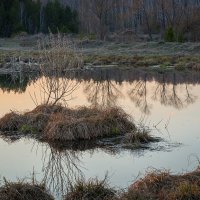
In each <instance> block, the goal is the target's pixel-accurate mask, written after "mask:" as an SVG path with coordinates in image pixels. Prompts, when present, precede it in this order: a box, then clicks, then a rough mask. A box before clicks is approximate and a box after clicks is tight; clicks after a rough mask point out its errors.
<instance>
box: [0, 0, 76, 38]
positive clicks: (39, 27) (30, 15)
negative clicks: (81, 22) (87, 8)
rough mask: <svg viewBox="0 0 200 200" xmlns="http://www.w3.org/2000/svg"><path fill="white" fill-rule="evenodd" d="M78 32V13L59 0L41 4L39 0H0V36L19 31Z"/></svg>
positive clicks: (32, 32) (31, 32) (33, 32)
mask: <svg viewBox="0 0 200 200" xmlns="http://www.w3.org/2000/svg"><path fill="white" fill-rule="evenodd" d="M49 30H51V32H53V33H54V32H57V30H59V31H61V32H65V33H67V32H74V33H77V32H78V15H77V12H76V11H74V10H72V9H71V8H70V7H69V6H63V5H62V4H61V3H60V2H59V0H53V1H49V2H48V3H47V4H45V5H44V4H42V3H41V2H40V0H36V1H33V0H1V1H0V37H10V36H11V35H13V34H15V33H19V32H23V31H25V32H27V33H29V34H35V33H38V32H43V33H47V32H48V31H49Z"/></svg>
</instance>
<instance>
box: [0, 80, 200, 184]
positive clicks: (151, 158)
mask: <svg viewBox="0 0 200 200" xmlns="http://www.w3.org/2000/svg"><path fill="white" fill-rule="evenodd" d="M163 88H164V91H165V92H163ZM199 91H200V85H198V84H196V85H192V84H187V85H186V84H177V85H173V84H164V85H163V84H158V82H156V81H150V82H149V81H146V82H144V81H137V82H136V81H135V82H132V83H130V82H122V84H116V83H115V82H114V81H104V82H102V83H100V82H97V81H96V82H93V81H82V83H81V84H80V85H79V87H78V89H77V90H76V91H74V92H73V94H72V95H71V96H70V98H72V100H71V101H69V102H68V105H69V106H71V107H76V106H83V105H86V106H89V105H113V104H116V105H118V106H121V107H122V108H124V109H125V111H126V112H127V113H129V114H131V115H132V116H133V117H134V119H135V120H136V121H138V120H140V118H141V117H142V116H145V120H146V121H147V124H148V123H149V124H150V126H153V125H156V124H158V126H157V128H159V129H160V131H161V133H159V132H157V131H153V133H154V134H155V135H156V136H160V137H162V138H165V139H166V140H168V141H169V142H171V143H174V142H178V143H182V145H181V146H180V147H178V148H175V147H171V148H170V151H167V150H164V151H162V150H160V151H149V150H145V151H144V152H132V153H131V152H130V151H122V152H120V153H119V154H116V155H111V154H108V153H106V152H103V151H101V150H94V152H93V153H91V152H90V151H86V152H82V153H80V154H79V153H77V155H78V157H79V159H80V161H81V163H80V166H81V167H80V168H81V170H82V171H83V173H84V174H85V176H86V177H87V178H89V177H95V176H99V177H103V176H104V175H105V173H106V172H108V173H109V176H110V178H111V183H112V184H113V185H117V186H122V187H126V186H128V185H130V183H131V181H132V180H134V179H135V178H136V177H137V175H138V174H139V173H140V172H141V173H144V172H145V170H147V169H148V167H152V168H158V169H162V168H166V169H171V171H172V172H182V171H184V170H191V169H194V168H195V167H196V166H197V160H196V159H195V157H192V156H191V155H193V154H194V155H195V156H199V157H200V152H199V151H198V149H199V142H200V138H199V129H200V124H199V119H200V96H199ZM34 92H35V95H36V96H37V97H39V96H41V95H40V91H39V88H38V85H37V84H35V85H30V86H28V87H27V89H26V92H25V93H20V94H18V93H14V92H12V91H10V92H9V93H7V92H2V91H1V90H0V95H1V98H0V116H3V115H4V114H5V113H7V112H9V111H10V110H19V111H24V110H26V109H33V108H34V106H35V105H34V103H33V101H32V100H31V98H30V94H33V93H34ZM188 95H189V96H188ZM38 99H39V98H38ZM38 101H39V100H38ZM142 111H143V112H142ZM144 113H146V115H145V114H144ZM169 119H170V120H169ZM161 120H162V121H161ZM168 120H169V125H168V132H167V131H166V130H165V125H166V124H167V123H168ZM160 121H161V122H160ZM159 122H160V123H159ZM165 145H166V144H165ZM44 151H45V150H44V146H43V145H42V146H40V145H37V143H34V142H33V141H31V140H30V141H28V140H26V141H25V142H24V141H23V140H21V141H18V142H16V143H13V144H7V143H6V142H4V141H2V140H0V161H1V165H0V172H1V176H5V177H6V178H8V179H12V180H13V179H15V178H16V177H24V176H30V174H31V173H32V171H33V169H34V171H35V172H36V174H37V177H38V178H39V177H40V178H43V176H44V170H45V169H44V167H45V166H46V165H47V163H48V161H47V159H46V160H45V161H44V162H42V160H43V156H44ZM49 154H50V150H49V149H48V150H47V153H46V154H45V155H46V156H47V157H48V155H49Z"/></svg>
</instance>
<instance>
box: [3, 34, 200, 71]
mask: <svg viewBox="0 0 200 200" xmlns="http://www.w3.org/2000/svg"><path fill="white" fill-rule="evenodd" d="M43 37H44V36H37V35H36V36H28V37H25V38H23V37H22V38H18V39H15V38H10V39H1V40H0V42H1V43H0V45H1V46H0V73H1V74H6V73H11V72H30V71H32V72H40V71H41V68H40V64H41V52H40V50H39V49H38V47H37V45H38V44H37V42H38V41H39V40H42V39H43ZM44 38H45V37H44ZM66 38H67V40H69V41H72V42H73V44H74V45H75V46H76V48H75V49H74V50H75V52H76V54H77V55H79V57H81V58H82V62H83V65H80V66H81V67H80V68H82V69H92V68H111V67H112V68H129V69H130V68H140V69H145V70H148V69H150V70H151V69H154V70H178V71H180V70H181V71H182V70H186V71H187V70H200V65H199V63H200V60H199V56H198V55H199V53H200V44H199V43H189V42H186V43H174V42H171V43H169V42H159V41H154V42H131V43H130V44H127V43H118V42H109V41H98V40H80V39H78V38H73V37H68V36H67V37H66ZM8 44H9V48H6V46H7V45H8ZM24 44H26V45H24ZM62 53H63V52H62ZM60 57H63V56H61V55H60ZM62 59H63V58H62ZM75 68H76V67H75ZM51 70H53V69H51Z"/></svg>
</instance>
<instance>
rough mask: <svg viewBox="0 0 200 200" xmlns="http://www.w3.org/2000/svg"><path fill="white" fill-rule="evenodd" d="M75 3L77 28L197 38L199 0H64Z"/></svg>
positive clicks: (105, 33)
mask: <svg viewBox="0 0 200 200" xmlns="http://www.w3.org/2000/svg"><path fill="white" fill-rule="evenodd" d="M64 1H65V2H68V3H69V5H70V4H71V3H72V1H76V5H78V8H77V9H78V12H79V16H80V17H79V19H80V25H81V27H80V29H81V30H82V31H83V32H87V33H95V34H96V35H98V37H100V38H102V39H103V38H106V37H107V36H108V34H109V33H110V32H115V33H126V31H129V33H130V30H131V31H132V32H133V33H134V34H138V35H139V34H147V35H148V36H149V39H152V38H153V34H159V35H160V36H161V38H165V39H166V40H169V41H178V40H179V41H181V40H188V41H190V40H192V41H196V40H200V0H64Z"/></svg>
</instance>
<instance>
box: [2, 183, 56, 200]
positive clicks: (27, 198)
mask: <svg viewBox="0 0 200 200" xmlns="http://www.w3.org/2000/svg"><path fill="white" fill-rule="evenodd" d="M4 182H5V183H4V185H3V186H1V187H0V200H53V199H54V198H53V196H52V195H51V194H50V193H49V192H48V191H47V189H46V188H45V185H43V184H36V183H34V182H32V183H28V182H25V181H18V182H9V181H7V180H4Z"/></svg>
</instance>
